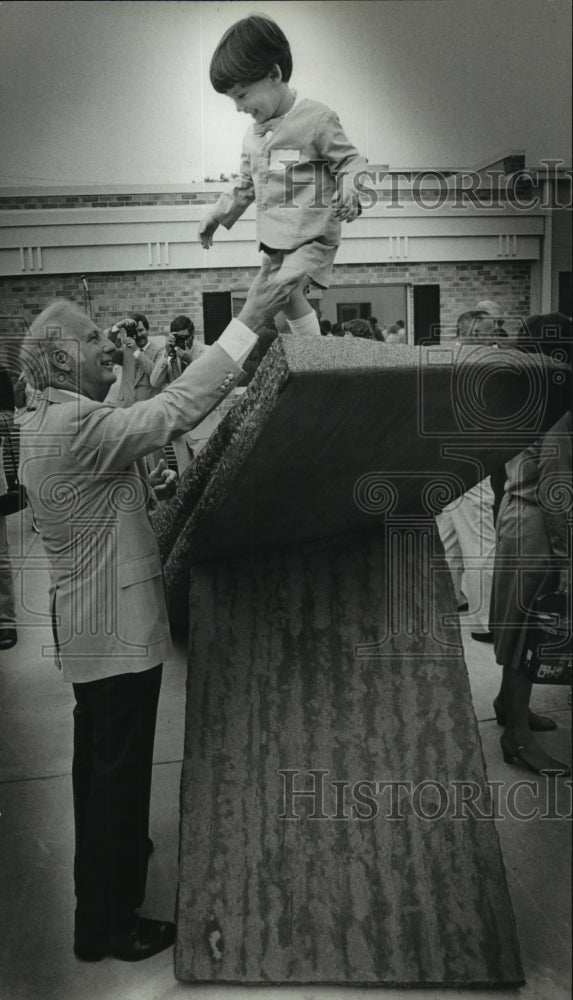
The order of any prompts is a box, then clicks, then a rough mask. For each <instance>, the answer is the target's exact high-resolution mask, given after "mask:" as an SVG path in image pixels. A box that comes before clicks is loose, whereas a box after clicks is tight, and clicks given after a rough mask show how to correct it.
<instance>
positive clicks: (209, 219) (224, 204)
mask: <svg viewBox="0 0 573 1000" xmlns="http://www.w3.org/2000/svg"><path fill="white" fill-rule="evenodd" d="M239 173H240V176H239V179H238V181H237V182H236V183H235V185H234V186H233V188H232V190H231V191H228V192H225V193H224V194H222V195H221V197H220V198H219V200H218V201H217V202H215V204H214V205H213V208H211V209H209V211H208V212H207V213H206V215H205V216H204V217H203V219H202V221H201V224H200V226H199V240H200V242H201V243H202V244H203V247H204V249H205V250H207V249H208V248H209V247H210V246H211V244H212V242H213V233H214V232H215V230H216V229H217V227H218V226H219V225H221V226H224V227H225V229H230V228H231V226H233V225H234V224H235V222H236V221H237V219H239V218H240V217H241V215H242V214H243V212H244V211H245V210H246V209H247V208H248V207H249V205H250V204H251V202H253V201H254V200H255V184H254V181H253V177H252V174H251V163H250V160H249V156H248V154H247V153H246V152H245V148H244V147H243V151H242V153H241V165H240V168H239Z"/></svg>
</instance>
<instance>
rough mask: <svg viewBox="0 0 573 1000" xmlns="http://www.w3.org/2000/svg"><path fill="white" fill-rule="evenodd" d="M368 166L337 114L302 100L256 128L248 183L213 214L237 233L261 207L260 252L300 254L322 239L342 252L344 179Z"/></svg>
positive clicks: (247, 147)
mask: <svg viewBox="0 0 573 1000" xmlns="http://www.w3.org/2000/svg"><path fill="white" fill-rule="evenodd" d="M265 126H267V128H266V131H265V134H264V135H262V134H261V133H262V132H263V129H265ZM284 161H286V163H285V162H284ZM287 165H288V167H289V170H288V171H287V169H286V167H287ZM365 167H366V160H365V159H364V157H362V156H361V155H360V154H359V153H358V151H357V149H356V148H355V147H354V146H353V145H352V144H351V143H350V142H349V140H348V138H347V136H346V135H345V133H344V130H343V129H342V126H341V124H340V121H339V119H338V116H337V115H336V113H335V112H334V111H333V110H332V109H331V108H329V107H327V105H325V104H321V103H320V102H318V101H313V100H311V99H309V98H306V97H305V98H303V97H301V96H300V95H298V94H296V96H295V101H294V104H293V105H292V107H291V108H289V110H288V111H287V112H286V114H285V115H282V116H281V117H279V118H275V119H270V120H269V121H268V122H263V123H261V124H260V125H256V124H255V123H253V124H252V125H250V126H249V128H248V129H247V132H246V135H245V138H244V141H243V151H242V156H241V168H240V177H239V179H238V180H237V181H236V182H235V184H234V187H233V189H232V191H230V192H229V193H226V194H223V195H221V197H220V198H219V200H218V201H217V203H216V205H214V207H213V210H212V212H211V213H210V214H211V215H212V217H213V218H215V219H216V220H217V222H219V223H220V224H221V225H223V226H225V228H226V229H230V228H231V226H233V225H234V223H235V222H236V221H237V219H239V218H240V216H241V215H242V214H243V212H244V211H245V210H246V209H247V207H248V206H249V205H250V204H252V202H253V201H256V207H257V213H256V226H257V242H258V244H259V246H260V245H261V244H263V245H266V246H269V247H273V248H275V249H277V250H295V249H297V248H298V247H300V246H303V245H304V244H305V243H310V242H312V241H315V240H318V241H320V242H321V243H324V244H325V245H326V246H329V247H336V246H338V245H339V243H340V239H341V226H340V222H339V221H338V219H337V218H336V216H335V214H334V210H333V207H332V199H333V198H334V196H335V195H336V194H337V193H338V191H337V185H338V183H339V179H340V176H341V175H347V176H348V177H350V176H352V175H354V174H356V173H357V172H359V171H360V170H363V169H364V168H365Z"/></svg>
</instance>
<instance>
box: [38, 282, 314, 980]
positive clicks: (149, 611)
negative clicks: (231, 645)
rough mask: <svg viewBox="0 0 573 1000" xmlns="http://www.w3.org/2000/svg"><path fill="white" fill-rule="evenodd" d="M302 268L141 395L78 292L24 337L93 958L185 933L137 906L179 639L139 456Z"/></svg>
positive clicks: (81, 948)
mask: <svg viewBox="0 0 573 1000" xmlns="http://www.w3.org/2000/svg"><path fill="white" fill-rule="evenodd" d="M299 278H300V274H295V275H293V276H292V278H291V279H290V281H288V282H286V281H278V280H277V279H276V278H275V279H271V278H270V277H269V273H268V268H266V269H263V270H262V271H261V273H260V275H259V277H258V279H257V280H256V281H255V283H254V284H253V286H252V287H251V289H250V291H249V294H248V296H247V299H246V302H245V305H244V307H243V309H242V311H241V313H240V315H239V317H238V318H237V319H235V320H232V321H231V323H230V324H229V326H228V327H227V328H226V330H225V331H224V332H223V334H222V335H221V337H220V338H219V340H218V341H217V343H216V344H214V345H213V346H211V347H210V348H209V349H208V350H207V351H205V353H204V354H203V355H202V356H201V357H200V358H198V359H197V360H196V361H195V362H194V363H193V364H191V365H189V366H188V367H187V368H186V369H185V371H184V372H183V373H182V375H181V376H180V377H179V378H178V379H176V380H175V381H174V382H173V383H171V384H170V385H168V386H166V388H165V389H164V390H163V391H162V392H161V393H159V394H158V395H156V396H154V397H152V398H151V399H147V400H142V401H140V402H136V403H134V404H133V405H132V406H130V407H117V406H114V405H109V404H108V403H107V395H108V391H109V387H110V385H111V384H112V382H113V381H114V378H115V376H114V371H113V352H114V345H113V343H112V342H111V341H110V340H109V339H108V338H107V337H106V336H105V335H104V334H103V333H101V332H100V330H99V329H98V328H97V327H96V326H95V324H94V323H93V321H92V320H91V319H90V318H89V317H88V316H87V315H86V314H85V313H83V312H82V311H81V310H80V309H79V308H78V307H77V306H75V305H73V304H72V303H70V302H66V301H58V302H55V303H53V304H52V305H50V306H48V308H47V309H45V310H44V311H43V312H42V313H41V314H40V315H39V316H38V317H37V318H36V319H35V320H34V322H33V324H32V326H31V328H30V330H29V332H28V334H27V336H26V338H25V340H24V344H23V348H22V361H23V364H24V365H26V364H28V363H31V362H33V363H34V368H35V381H36V375H37V374H38V373H39V383H40V384H39V388H41V389H42V392H41V397H40V402H39V405H38V409H37V411H36V413H35V414H34V415H33V420H30V421H27V422H26V426H25V427H23V428H22V440H21V456H22V461H21V467H20V476H21V480H22V482H23V483H24V485H25V487H26V490H27V491H28V493H29V495H30V496H31V497H32V501H33V506H34V511H35V514H36V517H37V520H38V526H39V529H40V534H41V539H42V542H43V545H44V548H45V552H46V555H47V558H48V561H49V566H50V576H51V581H52V586H51V593H50V604H51V610H52V616H53V631H54V643H55V645H54V650H55V654H56V660H57V663H58V665H59V666H60V669H61V671H62V676H63V679H64V680H65V681H67V682H70V683H71V684H72V685H73V691H74V696H75V702H76V704H75V709H74V753H73V764H72V783H73V792H74V815H75V831H76V849H75V863H74V880H75V891H76V912H75V937H74V951H75V954H76V956H77V958H79V959H82V960H85V961H98V960H99V959H101V958H103V957H104V956H106V955H107V956H113V957H115V958H118V959H122V960H124V961H128V962H131V961H138V960H140V959H145V958H147V957H149V956H151V955H154V954H156V953H157V952H159V951H162V950H163V949H165V948H167V947H168V946H169V945H170V944H171V943H172V942H173V939H174V930H175V928H174V925H173V924H172V923H170V922H169V921H161V920H155V919H150V918H143V917H141V916H138V915H137V910H138V909H139V907H140V906H141V904H142V902H143V899H144V895H145V884H146V875H147V863H148V856H149V852H150V841H149V833H148V824H149V804H150V789H151V773H152V760H153V743H154V732H155V719H156V711H157V702H158V697H159V689H160V684H161V672H162V663H163V661H164V659H165V657H166V656H167V655H168V654H169V650H170V636H169V622H168V617H167V608H166V605H165V585H164V581H163V578H162V568H161V561H160V556H159V550H158V547H157V542H156V539H155V535H154V532H153V529H152V527H151V523H150V521H149V518H148V515H147V506H148V503H149V499H150V488H149V485H148V481H147V476H146V471H145V467H144V465H143V463H142V461H141V460H142V459H143V458H144V457H145V456H146V455H147V454H149V452H151V451H153V450H155V449H158V448H162V447H163V445H165V444H167V442H169V441H171V440H172V439H173V438H174V437H175V435H177V434H181V433H182V432H185V431H187V430H189V429H190V428H191V427H192V426H193V425H194V424H196V423H197V422H198V421H200V420H201V419H202V417H203V416H204V415H205V414H206V413H207V412H208V411H209V410H210V409H211V408H212V407H213V406H215V405H217V403H218V402H219V401H220V400H221V399H223V398H224V396H226V395H227V394H228V393H229V392H230V391H231V389H232V388H233V386H234V385H235V384H236V382H237V380H238V379H239V378H240V376H241V374H242V368H241V363H242V360H243V359H244V358H245V357H246V356H247V355H248V354H249V352H250V351H251V349H252V348H253V346H254V345H255V344H256V342H257V336H256V333H254V332H253V331H257V330H258V327H259V325H260V324H261V322H264V321H265V320H266V319H268V317H269V316H270V315H274V313H275V312H277V311H278V310H279V309H280V308H282V306H283V305H284V304H285V302H286V301H288V298H289V295H290V294H291V292H292V290H293V288H294V287H295V285H296V284H297V283H298V280H299ZM36 384H38V383H37V382H36ZM50 441H51V442H52V443H53V446H52V447H46V443H47V442H48V443H49V442H50ZM164 478H165V476H164Z"/></svg>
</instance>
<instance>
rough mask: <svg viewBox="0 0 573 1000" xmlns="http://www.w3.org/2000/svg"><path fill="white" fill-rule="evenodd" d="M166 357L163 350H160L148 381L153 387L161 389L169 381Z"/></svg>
mask: <svg viewBox="0 0 573 1000" xmlns="http://www.w3.org/2000/svg"><path fill="white" fill-rule="evenodd" d="M167 365H168V359H167V357H166V356H165V353H164V351H160V353H159V355H158V357H157V360H156V362H155V364H154V366H153V371H152V372H151V375H150V376H149V382H150V384H151V385H152V386H153V388H154V389H163V386H164V385H167V383H168V382H169V372H168V367H167Z"/></svg>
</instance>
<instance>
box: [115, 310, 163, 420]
mask: <svg viewBox="0 0 573 1000" xmlns="http://www.w3.org/2000/svg"><path fill="white" fill-rule="evenodd" d="M106 334H107V336H108V337H109V339H110V340H112V341H113V342H114V344H115V345H116V348H117V350H116V351H115V353H114V357H113V360H114V363H115V364H116V365H120V366H121V369H122V372H121V383H120V385H119V387H118V389H117V390H114V393H113V395H112V396H111V397H108V402H114V403H116V404H117V405H118V406H131V404H132V403H138V402H140V401H141V400H142V399H151V397H152V396H153V394H154V393H153V388H152V386H151V381H150V376H151V373H152V371H153V368H154V365H155V362H156V361H157V357H158V355H159V354H160V350H161V349H160V348H159V347H156V345H155V344H153V343H152V342H151V341H150V340H149V321H148V319H147V316H144V315H143V313H131V314H130V315H128V316H126V317H125V318H124V319H121V320H119V322H117V323H114V325H113V326H112V327H110V329H109V330H106Z"/></svg>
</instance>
